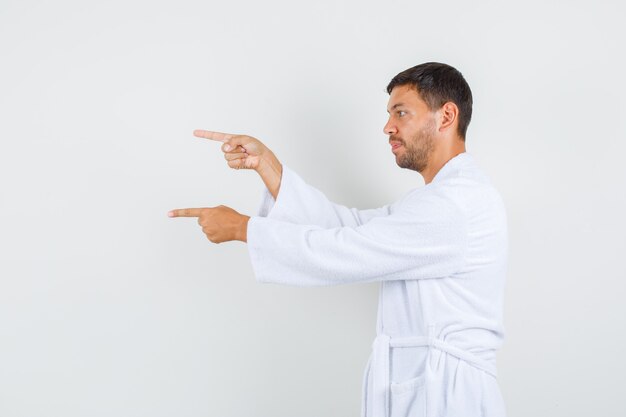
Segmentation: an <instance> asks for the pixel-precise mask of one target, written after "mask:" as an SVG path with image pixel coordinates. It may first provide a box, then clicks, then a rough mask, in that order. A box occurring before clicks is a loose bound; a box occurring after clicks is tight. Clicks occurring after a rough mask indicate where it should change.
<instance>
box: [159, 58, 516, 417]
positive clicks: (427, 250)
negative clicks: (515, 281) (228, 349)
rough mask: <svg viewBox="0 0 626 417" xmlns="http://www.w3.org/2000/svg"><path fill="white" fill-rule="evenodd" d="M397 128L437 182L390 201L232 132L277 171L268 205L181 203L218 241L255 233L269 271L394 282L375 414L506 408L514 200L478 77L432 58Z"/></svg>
mask: <svg viewBox="0 0 626 417" xmlns="http://www.w3.org/2000/svg"><path fill="white" fill-rule="evenodd" d="M387 92H388V93H389V94H390V97H389V103H388V108H387V111H388V113H389V120H388V122H387V124H386V125H385V127H384V132H385V134H387V135H389V143H390V145H391V152H392V153H393V155H394V157H395V158H396V163H397V165H398V166H399V167H401V168H406V169H410V170H414V171H416V172H418V173H420V174H421V175H422V176H423V177H424V180H425V183H426V184H425V186H424V187H419V188H415V189H413V190H410V191H409V192H408V193H406V194H405V195H404V196H403V197H402V198H401V199H400V200H398V201H396V202H394V203H392V204H388V205H385V206H383V207H380V208H377V209H368V210H357V209H355V208H348V207H345V206H341V205H338V204H335V203H333V202H331V201H329V200H328V199H327V198H326V197H325V196H324V194H323V193H322V192H320V191H319V190H317V189H315V188H314V187H312V186H310V185H308V184H306V183H305V182H304V181H303V180H302V178H300V177H299V176H298V175H297V174H296V173H295V172H294V171H292V170H291V169H290V168H288V167H287V166H284V165H282V164H281V163H280V162H279V161H278V159H277V158H276V157H275V155H274V154H273V153H272V152H271V151H270V150H269V149H267V147H265V145H263V144H262V143H261V142H260V141H258V140H257V139H255V138H253V137H250V136H245V135H230V134H224V133H219V132H208V131H196V132H195V134H196V136H200V137H206V138H209V139H214V140H219V141H222V142H224V144H223V146H222V150H223V151H224V153H225V158H226V159H227V161H228V165H229V166H230V167H232V168H236V169H238V168H248V169H255V170H256V171H257V172H258V173H259V174H260V175H261V177H262V179H263V181H264V182H265V185H266V189H265V190H264V195H263V200H262V203H261V206H260V208H259V211H258V213H257V215H256V216H253V217H249V216H245V215H241V214H239V213H237V212H236V211H235V210H233V209H231V208H229V207H225V206H218V207H213V208H199V209H181V210H174V211H173V212H170V216H172V217H177V216H193V217H198V223H199V224H200V225H201V226H202V227H203V231H204V232H205V234H206V235H207V237H208V238H209V239H210V240H211V241H212V242H215V243H220V242H225V241H229V240H241V241H244V242H247V243H248V249H249V254H250V259H251V263H252V267H253V269H254V273H255V275H256V279H257V280H258V281H259V282H271V283H278V284H286V285H298V286H320V285H339V284H348V283H356V282H373V281H379V282H381V289H380V297H379V304H378V320H377V337H376V339H375V340H374V342H373V348H372V354H371V356H370V359H369V361H368V364H367V367H366V369H365V374H364V378H363V403H362V404H363V405H362V416H365V417H388V416H429V417H431V416H463V417H471V416H482V417H503V416H505V407H504V403H503V400H502V396H501V393H500V389H499V386H498V383H497V380H496V350H497V349H498V348H499V347H500V346H501V344H502V341H503V336H504V335H503V326H502V303H503V292H504V283H505V275H506V262H507V246H508V245H507V220H506V214H505V209H504V205H503V203H502V200H501V198H500V196H499V194H498V192H497V191H496V190H495V189H494V187H493V186H492V185H491V183H490V181H489V179H488V177H487V176H486V175H485V174H484V173H483V172H482V171H481V169H480V168H479V167H478V165H477V164H476V161H475V160H474V158H473V157H472V156H471V155H470V154H468V153H467V152H466V150H465V135H466V131H467V126H468V124H469V122H470V119H471V115H472V94H471V90H470V88H469V86H468V84H467V82H466V81H465V79H464V78H463V76H462V75H461V73H460V72H458V71H457V70H456V69H454V68H452V67H451V66H449V65H445V64H441V63H434V62H430V63H425V64H421V65H417V66H415V67H412V68H409V69H407V70H405V71H403V72H401V73H399V74H398V75H396V76H395V77H394V78H393V79H392V80H391V82H390V83H389V85H388V86H387Z"/></svg>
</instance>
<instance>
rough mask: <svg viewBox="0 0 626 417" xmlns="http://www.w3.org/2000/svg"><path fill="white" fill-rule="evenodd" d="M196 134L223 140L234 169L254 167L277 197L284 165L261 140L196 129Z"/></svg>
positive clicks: (225, 153)
mask: <svg viewBox="0 0 626 417" xmlns="http://www.w3.org/2000/svg"><path fill="white" fill-rule="evenodd" d="M193 134H194V136H196V137H199V138H205V139H211V140H215V141H218V142H223V144H222V152H224V158H225V159H226V161H228V166H229V167H231V168H233V169H254V170H255V171H256V172H257V173H258V174H259V175H260V176H261V178H262V179H263V182H264V183H265V185H266V186H267V188H268V190H269V191H270V193H271V194H272V196H274V198H276V196H277V195H278V191H279V189H280V181H281V178H282V173H283V170H282V168H283V167H282V165H281V163H280V162H279V161H278V158H276V156H275V155H274V153H273V152H272V151H271V150H270V149H269V148H268V147H267V146H265V145H264V144H263V143H262V142H261V141H260V140H258V139H256V138H253V137H252V136H248V135H235V134H232V133H222V132H212V131H209V130H194V131H193Z"/></svg>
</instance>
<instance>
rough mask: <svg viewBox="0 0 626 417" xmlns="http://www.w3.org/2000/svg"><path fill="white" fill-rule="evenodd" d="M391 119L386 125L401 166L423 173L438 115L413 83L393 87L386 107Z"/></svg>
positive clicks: (431, 145) (433, 139)
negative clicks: (429, 106) (422, 97)
mask: <svg viewBox="0 0 626 417" xmlns="http://www.w3.org/2000/svg"><path fill="white" fill-rule="evenodd" d="M387 112H388V113H389V120H388V121H387V124H386V125H385V127H384V131H385V134H387V135H389V143H390V144H391V146H392V152H393V154H394V155H395V156H396V163H397V164H398V166H399V167H400V168H408V169H411V170H413V171H417V172H423V171H424V170H425V169H426V167H427V166H428V161H429V157H430V155H431V153H432V152H433V149H434V143H435V134H436V123H435V114H434V112H431V111H430V110H429V109H428V105H427V104H426V102H425V101H424V100H422V99H421V97H420V96H419V94H418V93H417V91H415V90H414V89H413V88H412V87H410V86H406V85H404V86H396V87H394V88H393V90H391V95H390V96H389V104H388V107H387Z"/></svg>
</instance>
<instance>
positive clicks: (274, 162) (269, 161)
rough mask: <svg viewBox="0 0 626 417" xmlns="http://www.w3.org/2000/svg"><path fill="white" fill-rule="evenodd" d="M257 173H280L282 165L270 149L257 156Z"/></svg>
mask: <svg viewBox="0 0 626 417" xmlns="http://www.w3.org/2000/svg"><path fill="white" fill-rule="evenodd" d="M257 172H258V173H259V174H277V175H280V174H281V173H282V166H281V164H280V162H279V161H278V158H276V155H274V153H273V152H272V151H268V152H266V153H265V154H263V155H262V156H261V158H259V166H258V168H257Z"/></svg>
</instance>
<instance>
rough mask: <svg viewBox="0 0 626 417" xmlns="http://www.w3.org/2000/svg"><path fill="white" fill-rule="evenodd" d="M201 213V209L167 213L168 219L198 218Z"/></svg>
mask: <svg viewBox="0 0 626 417" xmlns="http://www.w3.org/2000/svg"><path fill="white" fill-rule="evenodd" d="M201 213H202V209H201V208H185V209H177V210H171V211H170V212H168V213H167V215H168V216H169V217H200V214H201Z"/></svg>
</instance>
